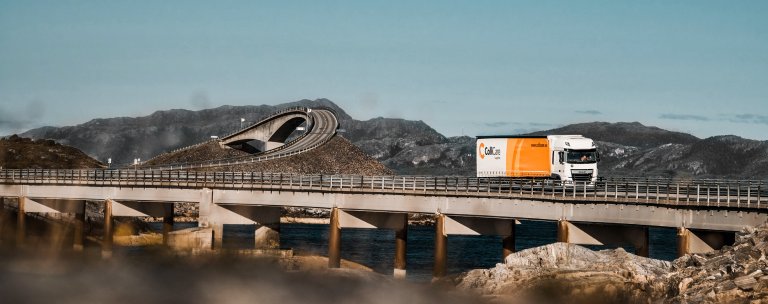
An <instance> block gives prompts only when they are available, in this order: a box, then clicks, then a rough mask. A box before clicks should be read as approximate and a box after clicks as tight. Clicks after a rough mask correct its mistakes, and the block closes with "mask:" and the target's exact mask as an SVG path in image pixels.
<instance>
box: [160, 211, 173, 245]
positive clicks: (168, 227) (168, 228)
mask: <svg viewBox="0 0 768 304" xmlns="http://www.w3.org/2000/svg"><path fill="white" fill-rule="evenodd" d="M173 206H174V204H173V203H168V204H164V205H163V209H164V210H163V246H168V234H170V233H171V232H173Z"/></svg>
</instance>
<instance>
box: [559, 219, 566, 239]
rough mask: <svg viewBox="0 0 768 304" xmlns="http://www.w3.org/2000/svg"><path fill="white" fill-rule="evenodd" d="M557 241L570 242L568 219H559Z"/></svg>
mask: <svg viewBox="0 0 768 304" xmlns="http://www.w3.org/2000/svg"><path fill="white" fill-rule="evenodd" d="M557 241H558V242H560V243H568V221H565V220H559V221H557Z"/></svg>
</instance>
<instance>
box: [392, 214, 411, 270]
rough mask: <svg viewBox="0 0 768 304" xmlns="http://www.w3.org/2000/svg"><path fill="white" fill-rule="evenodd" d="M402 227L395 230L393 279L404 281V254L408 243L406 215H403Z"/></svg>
mask: <svg viewBox="0 0 768 304" xmlns="http://www.w3.org/2000/svg"><path fill="white" fill-rule="evenodd" d="M402 216H403V225H402V227H400V228H398V229H395V269H394V273H393V275H394V277H395V278H397V279H405V272H406V270H405V269H406V268H405V265H406V252H407V250H406V249H407V248H406V247H407V241H408V214H407V213H404V214H403V215H402Z"/></svg>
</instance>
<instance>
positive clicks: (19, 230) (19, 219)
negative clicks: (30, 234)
mask: <svg viewBox="0 0 768 304" xmlns="http://www.w3.org/2000/svg"><path fill="white" fill-rule="evenodd" d="M26 201H27V198H26V197H24V196H20V197H19V204H18V210H17V213H16V247H19V248H22V247H24V245H25V238H26V230H27V223H26V214H25V212H24V204H25V203H26Z"/></svg>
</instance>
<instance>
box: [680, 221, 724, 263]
mask: <svg viewBox="0 0 768 304" xmlns="http://www.w3.org/2000/svg"><path fill="white" fill-rule="evenodd" d="M735 237H736V235H735V233H733V232H724V231H711V230H710V231H705V230H694V229H688V228H685V227H678V228H677V256H678V257H681V256H684V255H686V254H691V253H705V252H710V251H714V250H718V249H720V248H722V247H723V246H725V245H727V244H733V243H734V241H735Z"/></svg>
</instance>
